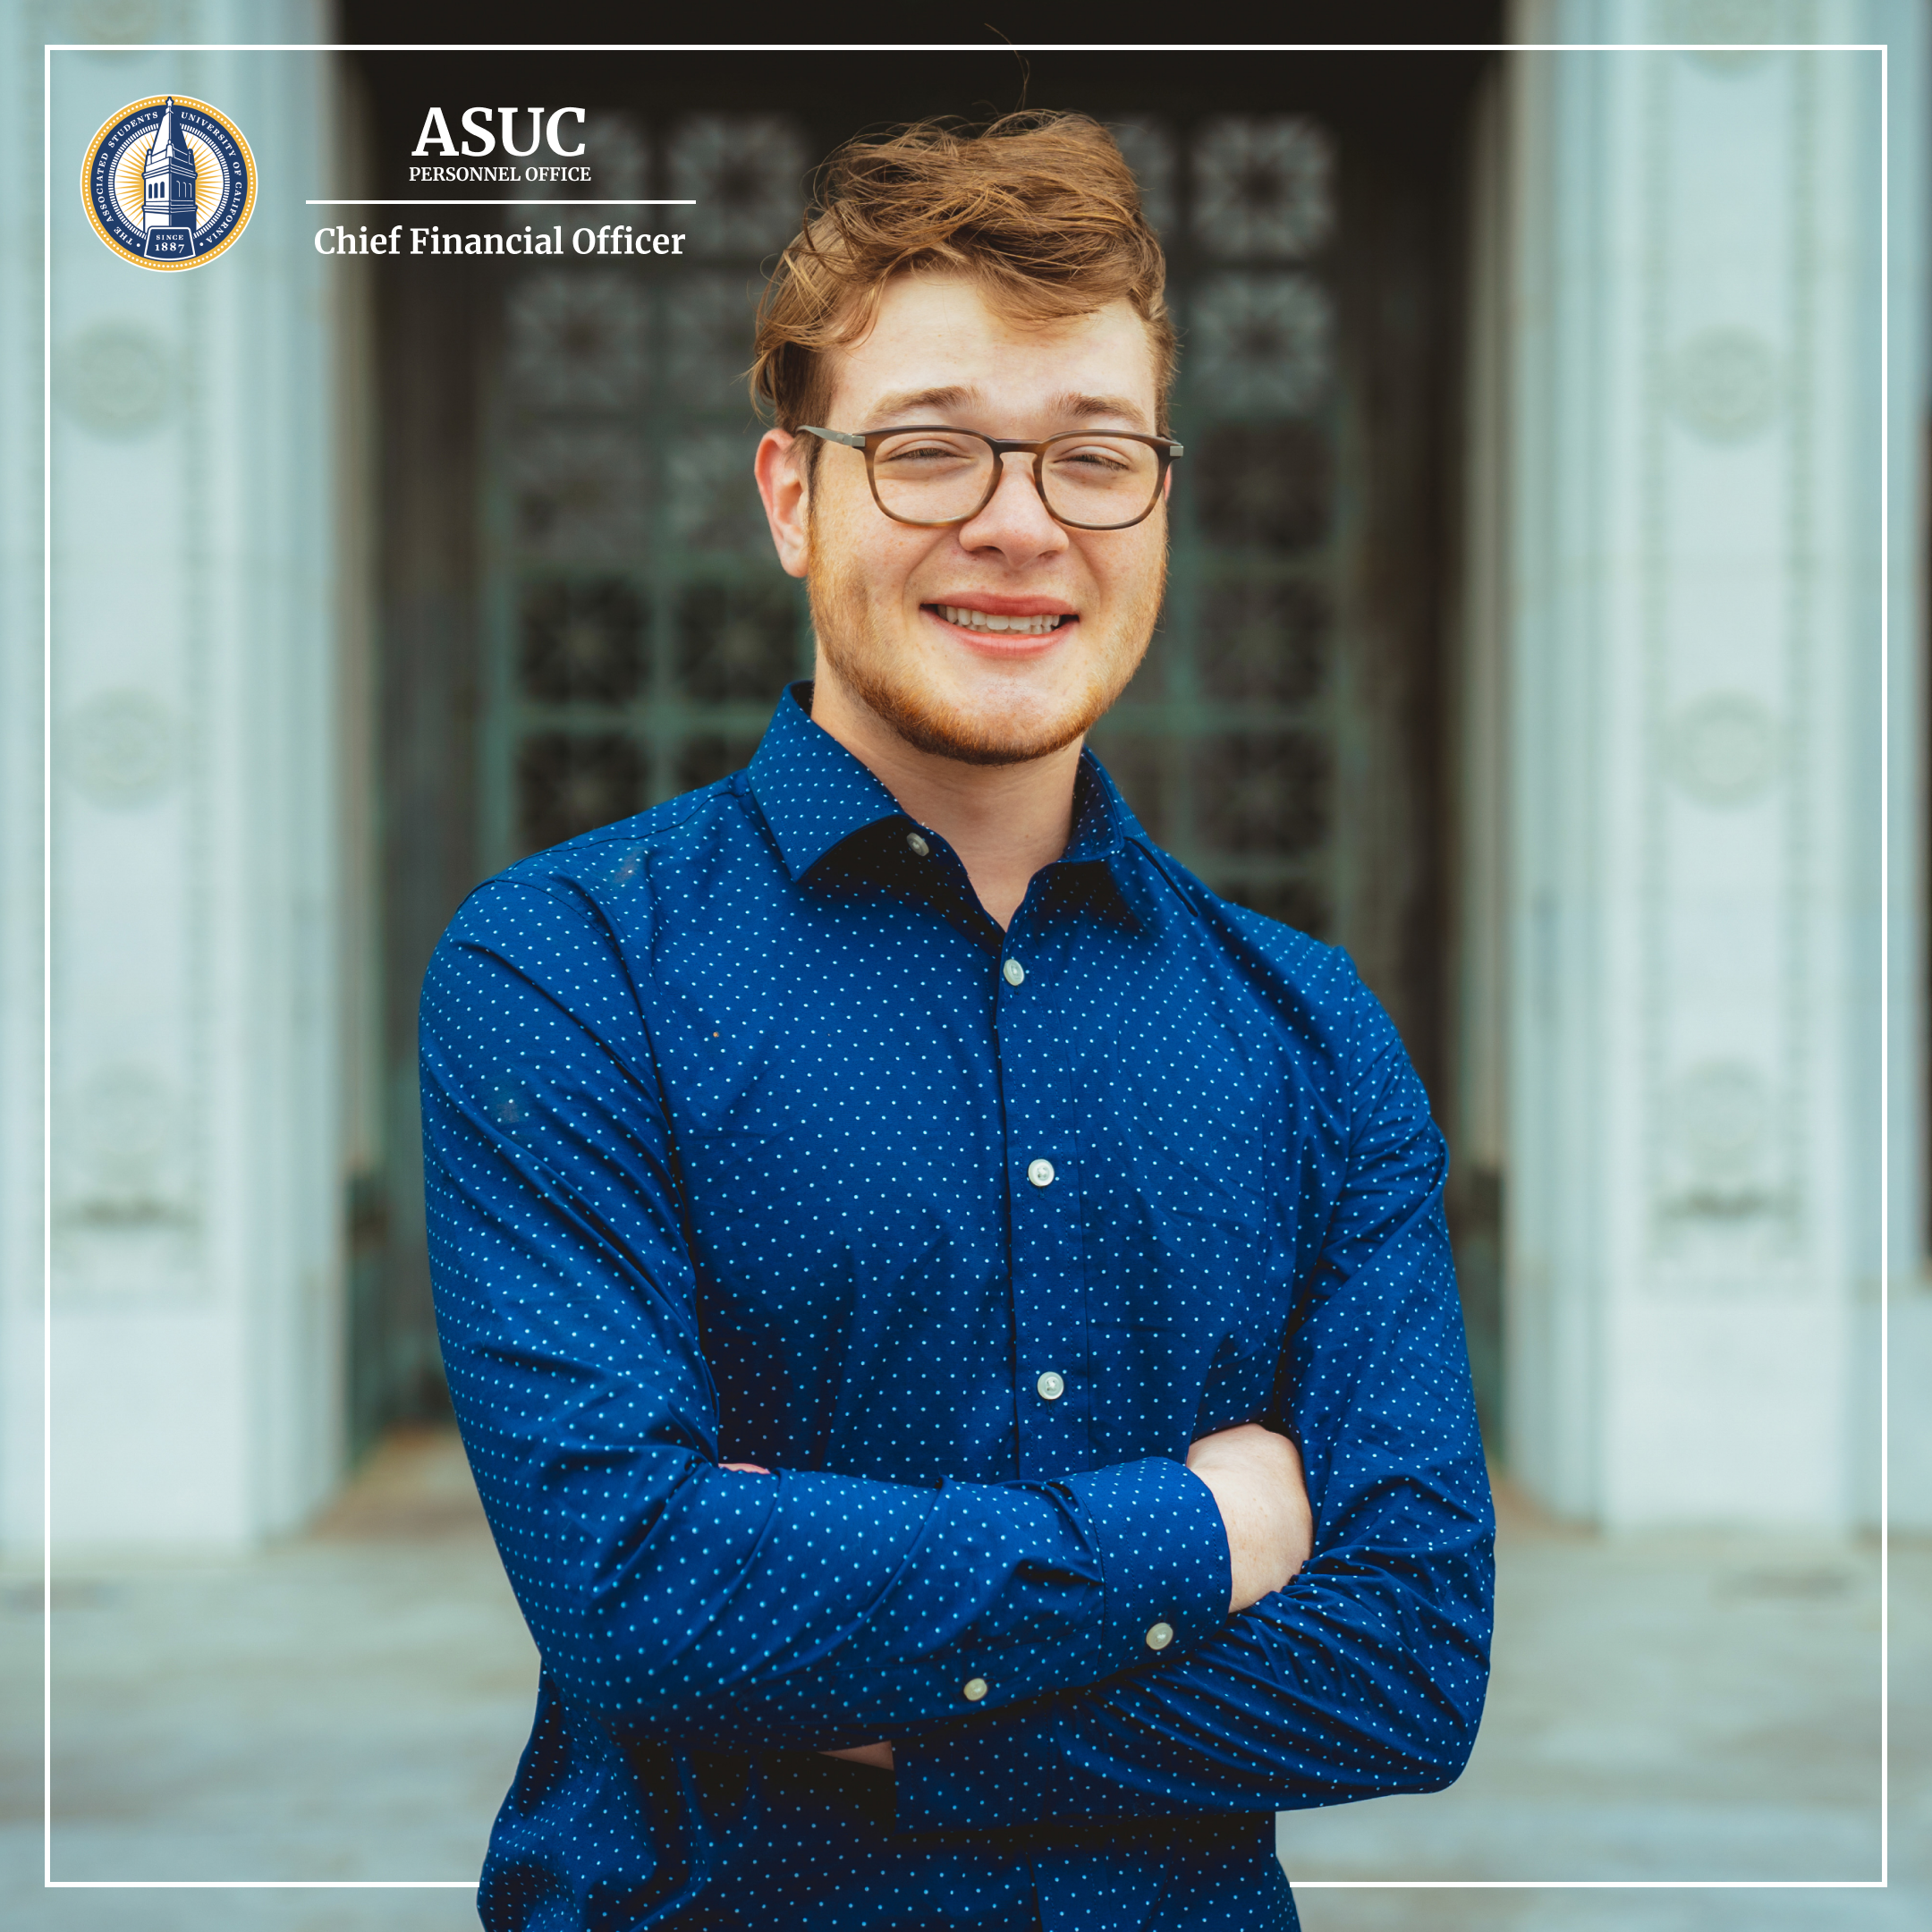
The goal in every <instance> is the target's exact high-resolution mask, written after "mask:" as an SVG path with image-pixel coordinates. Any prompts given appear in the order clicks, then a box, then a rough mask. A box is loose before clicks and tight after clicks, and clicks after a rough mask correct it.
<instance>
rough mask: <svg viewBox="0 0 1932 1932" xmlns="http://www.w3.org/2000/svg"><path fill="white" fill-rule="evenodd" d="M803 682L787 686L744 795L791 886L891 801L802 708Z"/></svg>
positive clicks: (807, 688) (895, 806)
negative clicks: (751, 801) (751, 803)
mask: <svg viewBox="0 0 1932 1932" xmlns="http://www.w3.org/2000/svg"><path fill="white" fill-rule="evenodd" d="M810 703H811V681H810V680H809V678H807V679H804V680H801V682H799V683H796V684H791V685H787V686H786V688H785V692H784V697H782V698H781V699H779V700H778V708H777V710H776V711H775V713H774V714H773V716H772V721H771V723H770V724H768V725H767V727H766V730H765V735H764V737H762V738H761V739H759V740H758V750H756V751H755V752H753V753H752V756H751V773H750V777H751V795H752V797H753V798H755V799H756V800H757V801H758V809H759V810H760V811H761V812H762V813H764V815H765V823H766V824H767V826H770V828H771V835H772V836H773V838H775V840H776V841H777V842H778V850H779V852H780V853H781V854H782V855H783V856H784V862H785V869H786V870H787V871H788V872H790V873H791V875H792V879H793V880H794V881H796V880H799V879H801V878H803V877H804V876H805V875H806V873H808V872H809V871H810V870H811V869H812V868H813V867H814V866H815V865H817V864H818V861H819V860H821V859H823V858H824V857H825V855H826V853H827V852H830V851H831V850H832V848H833V847H834V846H835V845H840V844H843V843H844V842H845V841H846V840H847V839H849V838H850V837H851V836H852V834H853V833H855V832H862V831H864V830H865V828H866V827H867V826H872V825H877V823H878V822H879V820H880V819H882V818H903V817H904V814H903V813H902V811H901V810H900V809H899V801H897V800H896V799H895V798H894V796H893V795H892V793H891V792H888V791H887V790H886V789H885V786H884V785H882V784H880V783H879V782H878V780H877V778H875V777H874V776H873V775H872V774H871V773H870V772H869V770H867V768H866V767H865V766H863V765H862V764H860V761H859V760H858V759H857V758H854V757H853V756H852V753H851V752H850V751H848V750H846V749H845V747H844V746H843V745H842V744H841V743H840V742H839V741H838V740H837V739H836V738H835V737H834V736H833V735H832V733H830V732H828V731H827V730H826V728H825V726H824V725H822V724H813V723H812V720H811V713H810V711H809V709H808V707H809V705H810Z"/></svg>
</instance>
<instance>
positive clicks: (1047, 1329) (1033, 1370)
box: [993, 895, 1090, 1479]
mask: <svg viewBox="0 0 1932 1932" xmlns="http://www.w3.org/2000/svg"><path fill="white" fill-rule="evenodd" d="M1040 896H1041V895H1030V902H1029V903H1028V904H1026V905H1024V906H1022V907H1021V911H1020V913H1019V915H1018V916H1017V917H1016V918H1015V919H1014V920H1013V925H1012V927H1011V928H1009V929H1008V931H1007V934H1006V938H1005V944H1004V945H1003V946H1002V948H1001V950H1000V953H999V954H998V955H997V958H998V962H999V963H998V966H997V969H996V977H995V979H994V981H993V985H994V989H995V994H996V1013H997V1015H998V1054H999V1065H1000V1081H1001V1089H1002V1098H1003V1100H1004V1104H1005V1114H1006V1121H1005V1126H1006V1145H1007V1160H1008V1167H1007V1173H1008V1176H1009V1179H1008V1183H1007V1184H1008V1189H1009V1202H1010V1213H1011V1223H1010V1224H1011V1228H1012V1240H1013V1247H1012V1255H1013V1335H1014V1341H1015V1343H1016V1344H1017V1358H1016V1362H1017V1367H1018V1369H1019V1375H1018V1377H1017V1379H1018V1383H1019V1386H1018V1389H1017V1390H1016V1391H1015V1394H1016V1395H1017V1396H1018V1398H1019V1408H1018V1414H1017V1416H1016V1421H1017V1424H1018V1428H1019V1434H1020V1473H1021V1475H1022V1476H1023V1477H1027V1478H1030V1479H1040V1478H1045V1477H1050V1476H1054V1475H1060V1474H1064V1473H1066V1472H1067V1471H1068V1470H1071V1469H1077V1468H1080V1467H1083V1466H1084V1458H1085V1454H1086V1451H1087V1448H1088V1445H1089V1428H1090V1418H1089V1413H1088V1411H1089V1389H1088V1386H1087V1384H1086V1382H1085V1380H1084V1379H1083V1376H1084V1369H1085V1364H1086V1361H1087V1338H1086V1327H1085V1320H1086V1292H1085V1282H1084V1278H1083V1261H1084V1253H1085V1243H1084V1240H1083V1236H1082V1231H1081V1225H1080V1187H1079V1185H1078V1178H1077V1172H1076V1169H1077V1165H1078V1164H1077V1160H1076V1153H1077V1148H1078V1143H1077V1141H1076V1140H1075V1137H1074V1131H1073V1129H1074V1120H1073V1112H1074V1110H1073V1106H1072V1063H1071V1060H1070V1057H1069V1055H1067V1053H1066V1052H1065V1050H1064V1048H1063V1045H1062V1043H1061V1040H1060V1036H1059V1032H1058V1029H1059V1028H1061V1027H1063V1026H1065V1025H1068V1024H1072V1023H1075V1022H1074V1021H1071V1020H1070V1019H1069V1018H1068V1016H1066V1015H1065V1014H1064V1013H1063V1011H1062V1010H1061V1001H1060V999H1059V998H1058V997H1057V993H1058V990H1059V988H1060V987H1061V986H1062V984H1063V974H1062V968H1061V963H1060V962H1061V961H1062V958H1063V953H1064V950H1065V945H1066V934H1065V932H1064V930H1063V928H1061V927H1059V926H1058V925H1056V924H1055V923H1054V922H1052V921H1051V920H1048V921H1047V922H1045V923H1043V922H1042V917H1041V915H1042V912H1043V911H1045V907H1043V905H1042V904H1041V903H1040V902H1039V898H1040Z"/></svg>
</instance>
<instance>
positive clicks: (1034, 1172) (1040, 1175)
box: [1026, 1160, 1053, 1187]
mask: <svg viewBox="0 0 1932 1932" xmlns="http://www.w3.org/2000/svg"><path fill="white" fill-rule="evenodd" d="M1026 1177H1027V1179H1028V1180H1029V1181H1030V1182H1032V1183H1033V1185H1034V1186H1035V1187H1051V1186H1052V1185H1053V1163H1052V1162H1051V1161H1050V1160H1037V1161H1029V1162H1028V1163H1027V1171H1026Z"/></svg>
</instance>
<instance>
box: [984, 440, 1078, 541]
mask: <svg viewBox="0 0 1932 1932" xmlns="http://www.w3.org/2000/svg"><path fill="white" fill-rule="evenodd" d="M999 461H1000V479H999V487H997V488H996V490H995V491H994V492H993V495H992V497H991V499H990V500H989V501H988V503H987V506H986V508H985V509H983V510H982V511H980V512H979V514H978V515H977V516H975V517H974V518H973V519H972V521H970V523H963V524H962V525H961V526H960V533H959V534H960V541H961V543H962V544H963V545H965V547H967V548H968V549H969V550H998V551H1000V552H1001V553H1002V554H1003V555H1004V556H1005V558H1006V560H1007V562H1008V563H1030V562H1031V561H1032V560H1033V559H1034V558H1035V557H1039V556H1047V555H1052V554H1053V553H1055V551H1060V550H1064V549H1065V548H1066V547H1067V533H1066V532H1065V530H1063V529H1062V528H1061V527H1060V525H1059V524H1057V523H1055V521H1054V520H1053V519H1052V517H1050V516H1049V515H1047V505H1046V504H1045V503H1044V502H1043V501H1042V500H1041V498H1040V493H1039V490H1038V487H1037V486H1036V484H1035V482H1034V479H1033V461H1032V459H1031V457H1030V456H1028V455H1027V454H1026V453H1024V452H1023V451H1020V450H1008V451H1006V452H1004V453H1003V454H1002V455H1001V457H1000V460H999Z"/></svg>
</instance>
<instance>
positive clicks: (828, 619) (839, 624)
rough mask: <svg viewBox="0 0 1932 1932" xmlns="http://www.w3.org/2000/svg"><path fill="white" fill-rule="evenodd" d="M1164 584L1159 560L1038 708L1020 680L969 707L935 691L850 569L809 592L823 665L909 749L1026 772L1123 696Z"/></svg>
mask: <svg viewBox="0 0 1932 1932" xmlns="http://www.w3.org/2000/svg"><path fill="white" fill-rule="evenodd" d="M814 548H815V550H817V548H818V547H817V546H814ZM1166 582H1167V560H1166V555H1165V551H1164V552H1163V554H1162V556H1161V563H1160V569H1159V571H1158V572H1157V573H1156V574H1155V576H1154V579H1153V580H1152V582H1151V583H1150V584H1148V585H1147V586H1146V587H1144V588H1143V589H1141V590H1140V592H1139V593H1137V594H1136V595H1135V596H1134V597H1132V599H1131V602H1129V603H1128V605H1127V606H1126V607H1125V608H1124V609H1123V610H1122V611H1121V612H1120V613H1119V614H1118V616H1117V618H1116V620H1115V622H1114V626H1113V629H1112V631H1111V633H1110V634H1106V635H1103V636H1101V637H1099V638H1097V639H1095V640H1091V641H1090V642H1089V641H1086V640H1083V644H1084V655H1083V656H1082V657H1081V659H1080V665H1079V671H1078V674H1077V676H1076V677H1075V679H1074V682H1073V683H1072V687H1071V689H1069V690H1067V691H1063V692H1060V693H1056V694H1055V696H1054V697H1053V698H1052V699H1050V700H1048V701H1047V702H1045V703H1043V702H1042V700H1041V699H1039V698H1038V696H1037V695H1036V694H1035V693H1034V692H1032V691H1028V690H1026V689H1025V688H1024V687H1023V686H1021V684H1020V683H1019V682H1018V681H1017V680H1016V681H1015V682H1014V683H1013V687H1012V688H1011V691H1010V692H1007V693H1003V694H1002V695H1001V696H999V697H997V698H996V699H991V700H989V701H985V702H981V703H978V704H975V705H973V706H971V707H969V706H967V705H964V704H962V703H959V702H958V701H956V700H954V699H950V698H948V697H947V696H946V695H945V693H944V692H942V691H938V690H937V689H936V688H935V685H934V682H933V680H932V678H931V676H930V674H929V672H928V670H927V668H926V667H925V666H924V665H921V663H920V662H919V653H918V651H917V650H916V649H909V648H907V646H906V643H905V641H904V640H903V639H902V637H899V636H889V635H887V634H886V633H885V626H884V625H882V624H880V623H877V621H876V615H875V612H874V607H873V606H872V604H871V602H870V600H869V597H868V595H867V584H866V580H865V578H864V575H863V573H862V572H860V570H859V569H858V568H857V567H856V566H855V565H853V564H851V563H843V564H838V563H835V564H832V565H830V566H827V567H823V568H821V567H818V566H817V565H816V564H815V566H814V568H813V569H812V571H811V572H810V574H809V578H808V580H807V584H806V589H807V591H808V593H809V597H810V601H811V614H812V627H813V630H814V631H816V633H817V636H818V648H819V649H820V650H821V651H822V652H824V654H825V658H826V664H827V665H830V666H831V668H832V669H833V670H834V671H835V672H836V673H837V674H838V675H839V677H840V678H841V679H842V680H843V682H844V683H845V684H846V685H848V686H849V687H850V688H851V690H852V692H853V693H854V695H856V696H857V697H858V699H860V702H861V703H862V704H864V706H865V707H866V708H867V709H868V710H869V711H870V712H871V713H872V714H873V715H874V716H876V717H877V718H879V719H880V720H881V721H882V722H883V723H884V724H886V725H888V726H889V727H890V728H891V729H892V730H893V731H894V732H895V733H897V734H898V735H899V736H900V737H901V738H902V739H903V740H904V741H906V743H908V744H909V745H911V747H912V748H913V749H914V750H918V751H925V752H929V753H931V754H932V755H933V756H934V757H936V758H953V759H955V760H957V761H958V762H959V763H960V764H962V765H1024V764H1027V763H1029V762H1030V760H1032V759H1034V758H1047V757H1048V756H1050V755H1051V754H1052V753H1054V752H1055V751H1059V750H1063V749H1064V748H1065V747H1066V746H1068V745H1070V744H1072V742H1073V741H1075V740H1076V739H1078V738H1082V737H1084V736H1085V735H1086V734H1087V733H1088V732H1089V730H1090V729H1091V728H1092V727H1093V725H1094V724H1096V723H1097V721H1098V719H1099V718H1100V717H1101V716H1103V715H1104V714H1105V713H1106V710H1107V708H1108V707H1109V706H1111V705H1112V704H1113V702H1114V699H1116V698H1118V697H1119V696H1120V694H1121V692H1122V691H1124V690H1125V689H1126V688H1127V682H1128V680H1129V679H1130V678H1131V677H1132V676H1133V674H1134V673H1135V672H1136V671H1137V670H1138V669H1139V668H1140V660H1141V658H1142V657H1145V656H1146V655H1147V648H1148V643H1149V641H1150V640H1151V639H1152V637H1153V634H1154V623H1155V620H1156V618H1157V616H1158V614H1159V613H1160V607H1161V598H1162V596H1163V594H1164V593H1165V589H1166Z"/></svg>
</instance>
